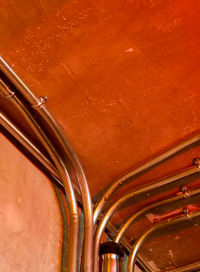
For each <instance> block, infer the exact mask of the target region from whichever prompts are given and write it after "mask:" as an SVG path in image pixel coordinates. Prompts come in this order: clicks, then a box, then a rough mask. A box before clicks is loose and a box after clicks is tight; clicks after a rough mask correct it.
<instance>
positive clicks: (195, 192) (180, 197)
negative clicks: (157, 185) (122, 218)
mask: <svg viewBox="0 0 200 272" xmlns="http://www.w3.org/2000/svg"><path fill="white" fill-rule="evenodd" d="M198 194H200V189H196V190H191V191H190V193H189V196H190V198H191V197H194V196H196V195H198ZM190 198H188V199H189V202H190ZM183 199H185V195H184V194H181V195H177V196H173V197H170V198H168V199H165V200H162V201H159V202H157V203H153V204H151V205H149V206H147V207H144V208H143V209H141V210H139V211H138V212H136V213H134V214H133V215H132V216H131V217H129V219H128V220H127V221H126V222H125V223H124V224H123V226H121V228H120V230H119V231H118V233H117V235H116V236H115V238H114V242H116V243H119V242H120V240H121V238H122V236H123V235H124V234H125V232H126V231H127V230H128V228H129V227H130V226H131V225H132V224H133V223H134V222H135V221H136V220H137V218H138V217H140V216H141V215H144V214H146V213H147V212H148V211H150V210H152V209H155V208H158V207H161V206H165V205H168V204H171V203H173V202H176V201H180V200H183Z"/></svg>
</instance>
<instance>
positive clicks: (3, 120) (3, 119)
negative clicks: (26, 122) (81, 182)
mask: <svg viewBox="0 0 200 272" xmlns="http://www.w3.org/2000/svg"><path fill="white" fill-rule="evenodd" d="M0 114H1V115H0V125H2V126H3V127H4V128H5V129H6V130H7V131H8V132H10V133H11V134H12V135H13V136H14V137H15V138H16V139H17V140H18V141H19V142H20V143H21V144H22V145H23V146H24V147H25V148H26V149H27V150H28V151H29V152H30V153H32V154H33V155H34V157H35V158H36V159H38V161H40V162H41V163H42V164H43V165H44V166H45V167H46V168H47V169H48V170H49V171H50V172H51V174H52V175H54V176H55V177H57V172H56V168H55V166H54V165H53V164H52V163H51V162H50V161H49V160H48V159H47V158H46V156H44V155H43V154H42V152H40V150H39V149H38V148H37V147H36V146H35V145H34V144H33V143H32V142H31V141H30V140H29V139H28V138H27V137H26V136H25V135H24V134H23V133H22V132H21V131H20V130H19V129H18V128H17V127H16V126H15V125H14V124H13V123H12V122H11V121H10V120H9V119H8V117H7V116H6V115H5V114H3V113H2V112H1V113H0ZM60 184H61V185H63V184H62V183H61V182H60Z"/></svg>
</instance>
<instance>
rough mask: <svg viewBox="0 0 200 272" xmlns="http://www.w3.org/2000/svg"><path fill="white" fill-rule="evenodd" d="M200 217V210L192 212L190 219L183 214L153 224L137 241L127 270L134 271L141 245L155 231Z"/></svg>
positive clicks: (128, 271)
mask: <svg viewBox="0 0 200 272" xmlns="http://www.w3.org/2000/svg"><path fill="white" fill-rule="evenodd" d="M197 217H200V211H197V212H193V213H191V214H190V219H188V217H187V216H185V215H183V216H177V217H175V218H172V219H170V220H165V221H163V222H161V223H159V224H156V225H154V226H152V227H151V228H150V229H148V230H147V231H146V232H145V233H143V234H142V235H141V236H140V237H139V238H138V239H137V240H136V242H135V244H134V246H133V248H132V251H131V254H130V256H129V258H128V263H127V272H133V271H134V268H135V261H136V257H137V253H138V251H139V249H140V248H141V246H142V245H143V244H144V242H145V241H146V240H147V239H149V238H150V237H151V236H152V234H153V233H154V232H155V231H159V230H161V229H164V228H167V227H169V226H172V225H175V224H178V223H184V222H187V221H188V220H192V219H194V218H197Z"/></svg>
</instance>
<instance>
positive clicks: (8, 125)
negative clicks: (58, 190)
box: [0, 113, 149, 271]
mask: <svg viewBox="0 0 200 272" xmlns="http://www.w3.org/2000/svg"><path fill="white" fill-rule="evenodd" d="M0 124H1V125H2V126H3V127H4V128H5V129H6V130H7V131H8V132H10V133H11V135H13V136H14V137H15V138H16V139H17V140H18V141H19V142H20V143H21V144H22V145H23V146H24V147H25V148H26V149H27V150H28V151H29V152H30V153H31V154H32V155H34V157H35V158H37V159H38V160H39V161H40V162H41V163H42V165H44V166H45V167H46V168H47V169H48V170H49V171H50V172H51V174H52V175H53V176H54V177H56V181H58V182H59V184H60V185H61V186H63V184H62V182H61V181H60V180H59V179H58V176H57V173H56V169H55V167H54V165H53V164H52V163H51V162H50V161H49V160H48V159H47V158H46V157H45V156H44V155H43V154H42V153H41V152H40V150H39V149H38V148H37V147H36V146H35V145H34V144H33V143H32V142H31V141H30V140H29V139H28V138H27V137H26V136H25V135H24V134H23V133H22V132H21V131H20V130H19V129H18V128H17V127H16V126H15V125H14V124H13V123H12V122H11V121H10V120H9V119H8V117H7V116H6V115H5V114H3V113H1V115H0ZM77 196H78V195H77ZM108 228H109V229H110V228H111V229H112V228H113V226H112V227H111V226H110V224H108ZM116 231H117V230H115V231H114V233H116ZM122 240H123V241H122V243H123V245H124V246H125V247H126V248H127V250H130V249H131V244H129V243H128V241H125V240H124V238H122ZM142 265H144V264H142ZM145 265H146V264H145ZM148 271H149V269H148Z"/></svg>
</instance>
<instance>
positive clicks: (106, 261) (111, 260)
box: [101, 253, 120, 272]
mask: <svg viewBox="0 0 200 272" xmlns="http://www.w3.org/2000/svg"><path fill="white" fill-rule="evenodd" d="M119 269H120V266H119V255H117V254H113V253H108V254H104V255H102V269H101V272H108V271H109V272H120V270H119Z"/></svg>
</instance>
